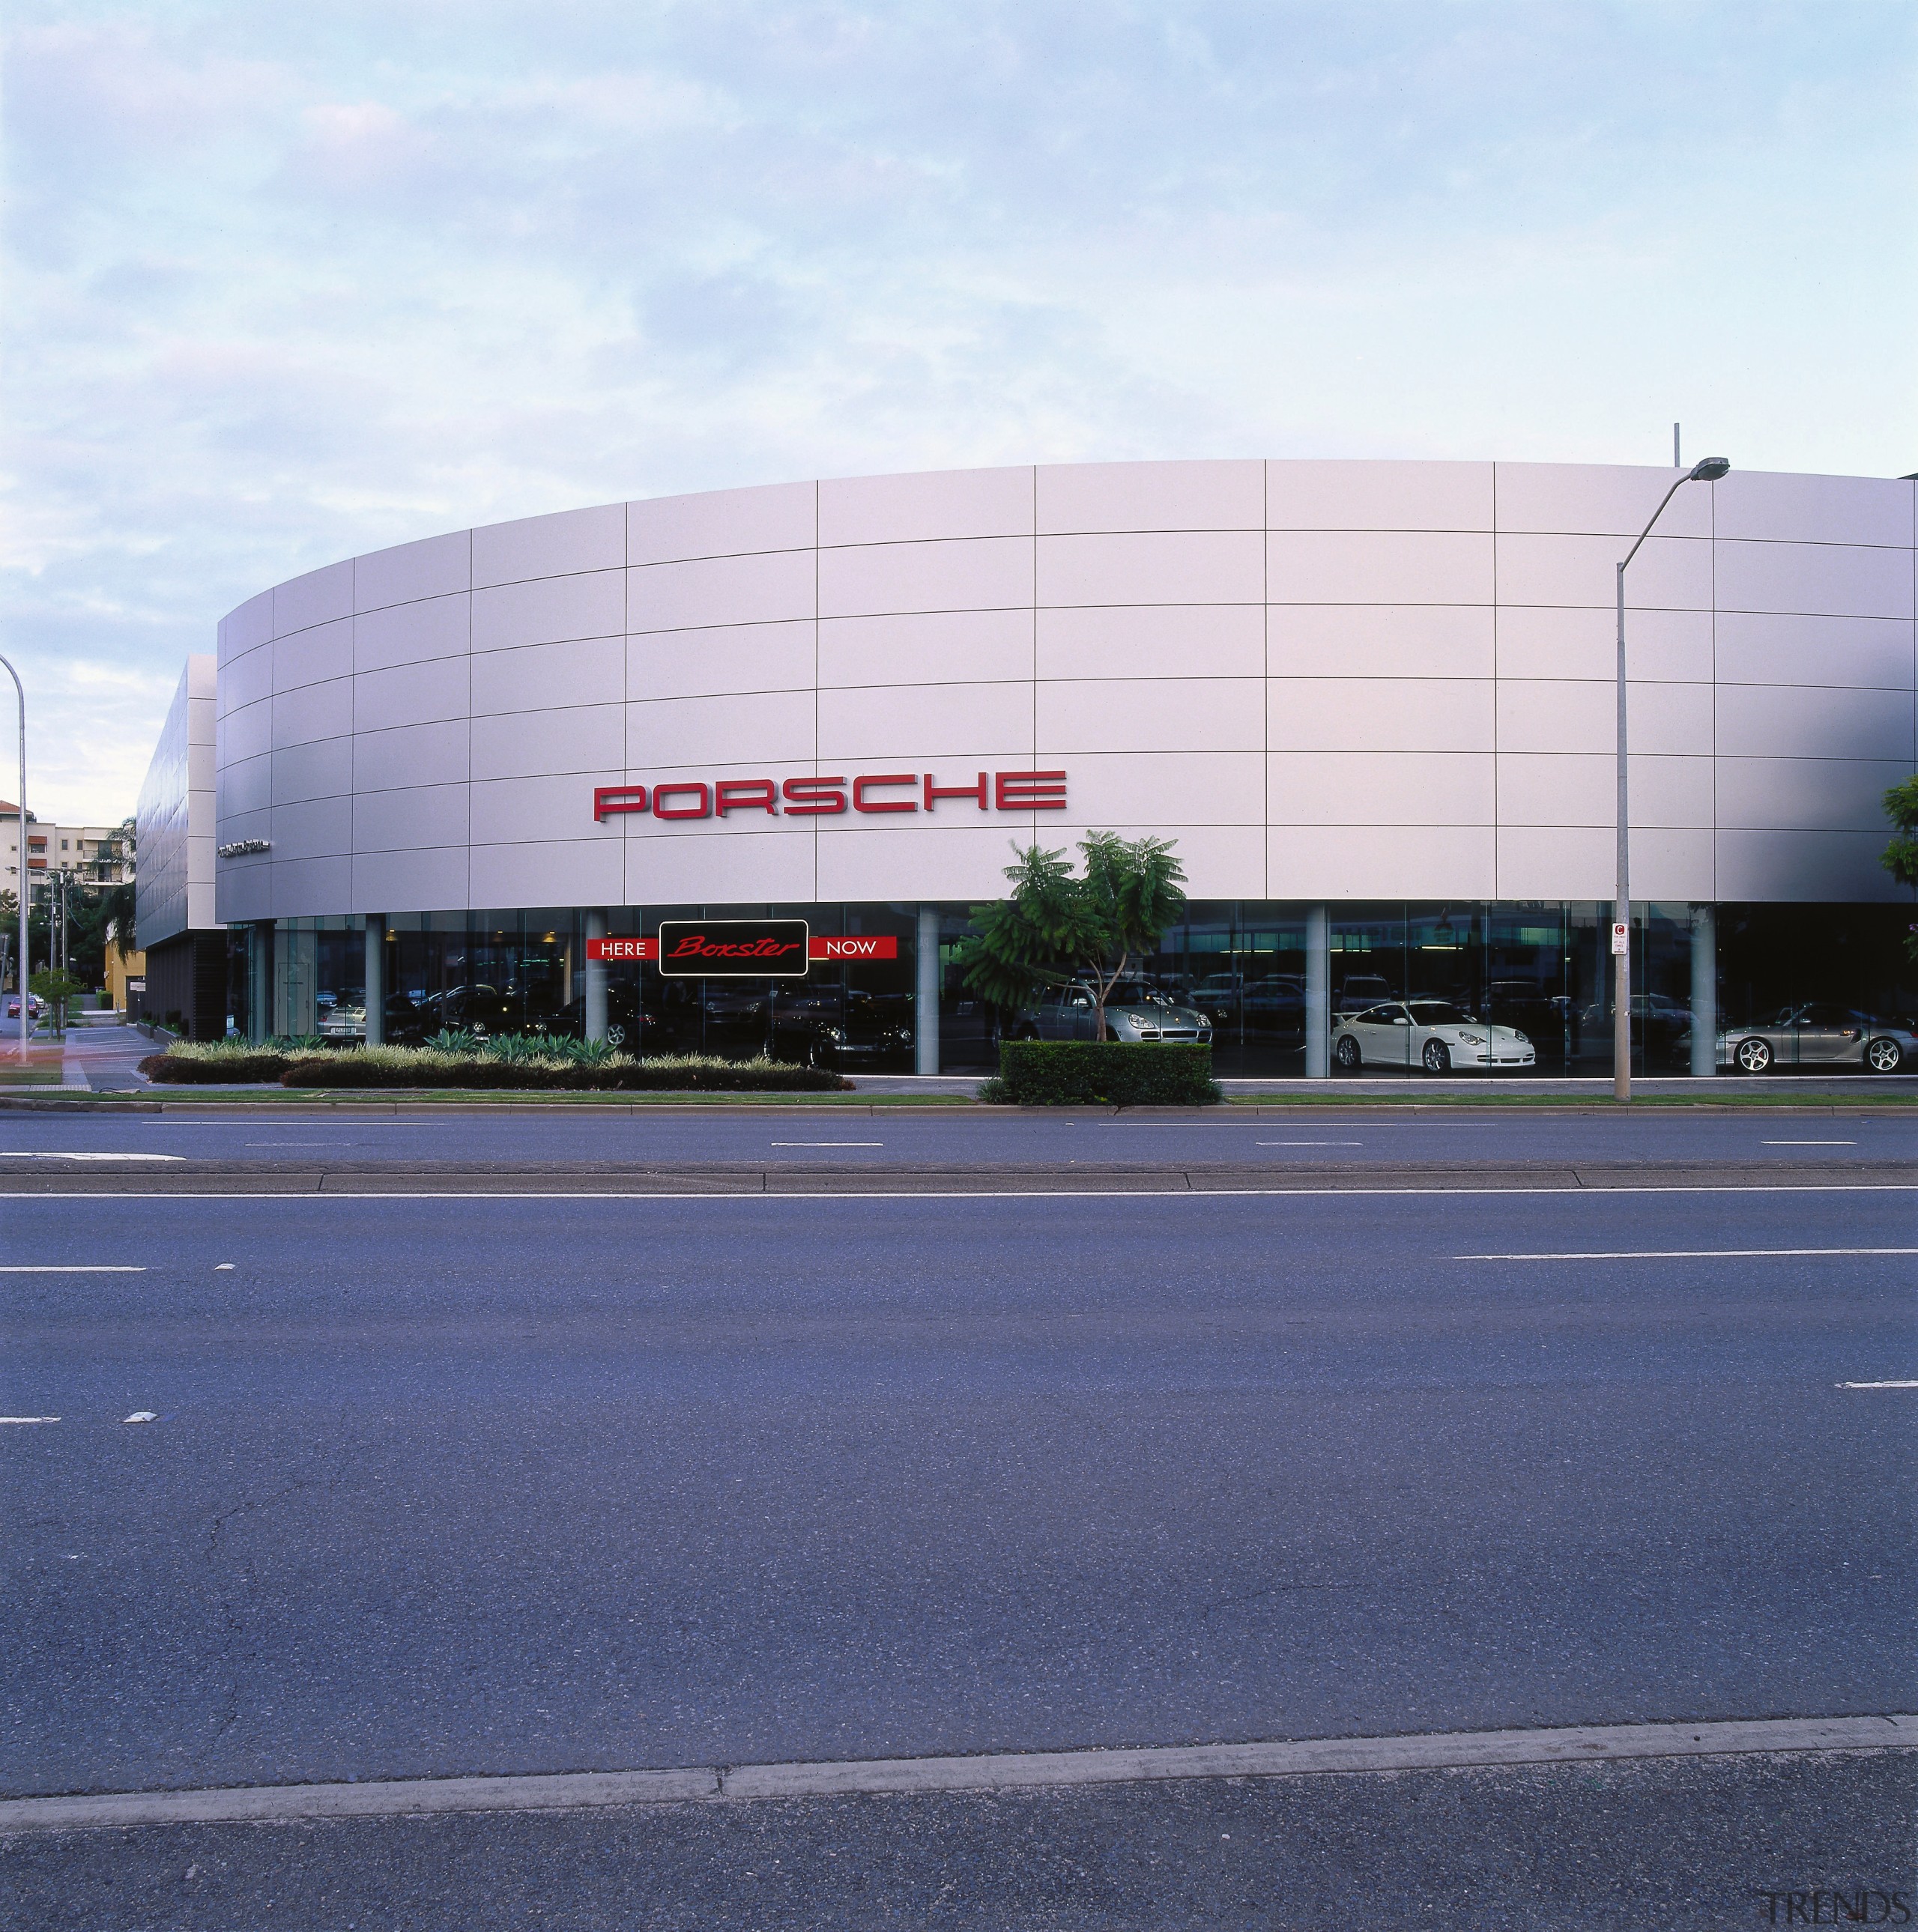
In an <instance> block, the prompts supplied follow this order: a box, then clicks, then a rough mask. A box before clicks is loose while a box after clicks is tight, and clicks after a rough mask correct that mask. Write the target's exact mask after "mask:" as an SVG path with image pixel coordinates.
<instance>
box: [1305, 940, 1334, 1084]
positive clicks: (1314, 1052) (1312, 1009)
mask: <svg viewBox="0 0 1918 1932" xmlns="http://www.w3.org/2000/svg"><path fill="white" fill-rule="evenodd" d="M1305 1077H1306V1079H1308V1080H1329V1079H1331V1077H1332V922H1331V920H1330V919H1328V917H1327V916H1326V915H1325V907H1323V906H1322V905H1316V906H1310V907H1307V910H1306V913H1305Z"/></svg>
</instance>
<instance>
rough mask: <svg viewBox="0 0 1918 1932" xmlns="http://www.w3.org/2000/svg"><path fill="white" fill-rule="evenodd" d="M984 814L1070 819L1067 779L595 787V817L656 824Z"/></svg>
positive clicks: (1045, 775) (898, 777)
mask: <svg viewBox="0 0 1918 1932" xmlns="http://www.w3.org/2000/svg"><path fill="white" fill-rule="evenodd" d="M961 801H964V802H965V804H970V805H973V806H974V807H975V808H977V810H979V811H1064V810H1065V808H1066V775H1065V773H1064V772H1062V771H1056V772H980V774H979V775H978V777H977V779H976V781H974V783H972V784H954V785H947V784H940V783H939V782H938V779H937V778H936V777H935V775H934V774H933V773H932V772H864V773H863V774H861V775H860V776H858V777H857V778H843V777H834V778H788V779H787V780H786V781H785V784H778V783H776V781H774V780H773V779H771V778H712V779H707V778H680V779H674V780H673V781H671V782H670V783H668V784H656V785H651V786H648V785H644V784H623V785H595V786H594V787H593V817H594V818H595V819H596V820H597V821H598V822H599V823H601V824H602V825H603V824H604V823H605V822H606V820H608V819H609V818H623V817H628V816H630V815H632V814H650V815H651V816H652V817H654V818H664V819H679V818H727V817H731V815H732V814H733V813H734V812H736V811H764V812H766V813H768V814H770V815H772V816H773V817H787V818H830V817H836V816H838V815H839V814H840V813H842V812H844V811H863V812H868V813H872V814H880V813H892V812H901V811H915V812H916V811H928V812H929V811H935V810H936V809H937V808H938V807H939V806H940V805H947V807H949V808H951V807H956V808H959V809H960V810H963V809H964V808H965V807H964V804H962V803H961Z"/></svg>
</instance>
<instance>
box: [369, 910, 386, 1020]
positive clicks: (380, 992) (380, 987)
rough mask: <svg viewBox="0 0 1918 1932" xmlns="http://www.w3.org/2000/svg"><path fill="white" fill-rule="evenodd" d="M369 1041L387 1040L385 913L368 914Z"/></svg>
mask: <svg viewBox="0 0 1918 1932" xmlns="http://www.w3.org/2000/svg"><path fill="white" fill-rule="evenodd" d="M366 1043H367V1045H368V1046H385V1045H386V914H385V913H383V912H370V913H368V914H367V916H366Z"/></svg>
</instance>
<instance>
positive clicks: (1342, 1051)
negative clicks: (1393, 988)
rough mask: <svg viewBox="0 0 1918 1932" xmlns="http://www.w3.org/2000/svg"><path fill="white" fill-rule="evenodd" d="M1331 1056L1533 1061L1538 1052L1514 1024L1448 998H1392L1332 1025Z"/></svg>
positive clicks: (1395, 1061) (1356, 1060)
mask: <svg viewBox="0 0 1918 1932" xmlns="http://www.w3.org/2000/svg"><path fill="white" fill-rule="evenodd" d="M1332 1058H1333V1059H1334V1060H1335V1061H1337V1063H1338V1064H1339V1065H1340V1067H1343V1068H1345V1069H1346V1070H1347V1071H1348V1072H1355V1071H1356V1070H1358V1068H1360V1067H1424V1070H1425V1071H1426V1072H1427V1073H1450V1072H1451V1070H1452V1069H1453V1068H1454V1067H1529V1066H1532V1064H1534V1063H1535V1061H1536V1060H1537V1058H1538V1056H1537V1055H1535V1053H1534V1052H1532V1043H1531V1042H1530V1041H1529V1040H1527V1039H1526V1037H1525V1036H1524V1034H1522V1033H1520V1031H1518V1030H1517V1028H1515V1027H1502V1026H1487V1025H1486V1024H1485V1022H1484V1021H1483V1020H1479V1019H1473V1018H1472V1016H1471V1014H1469V1013H1467V1012H1466V1010H1464V1008H1463V1007H1455V1006H1454V1005H1452V1004H1451V1002H1450V1001H1447V1000H1409V1001H1407V1000H1388V1001H1386V1002H1385V1004H1384V1005H1383V1006H1379V1007H1367V1008H1366V1009H1365V1010H1364V1011H1363V1012H1362V1013H1348V1014H1346V1015H1345V1016H1344V1017H1343V1019H1340V1022H1339V1023H1338V1025H1337V1026H1335V1027H1334V1028H1333V1029H1332Z"/></svg>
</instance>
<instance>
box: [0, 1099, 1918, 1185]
mask: <svg viewBox="0 0 1918 1932" xmlns="http://www.w3.org/2000/svg"><path fill="white" fill-rule="evenodd" d="M62 1151H68V1152H71V1151H92V1152H119V1153H149V1154H167V1155H170V1156H173V1157H176V1158H178V1159H184V1160H244V1161H248V1162H273V1163H278V1162H284V1163H288V1164H290V1165H299V1164H304V1163H311V1162H312V1161H314V1160H316V1159H326V1158H328V1157H332V1156H335V1155H342V1154H344V1155H350V1157H352V1158H353V1160H355V1161H356V1162H359V1163H364V1162H368V1161H374V1162H387V1161H391V1162H401V1161H413V1160H434V1161H469V1160H470V1161H488V1162H497V1161H510V1160H539V1161H563V1160H594V1161H606V1160H627V1161H633V1162H647V1163H653V1162H668V1163H698V1162H710V1161H752V1162H755V1163H773V1164H791V1165H802V1164H814V1163H818V1162H820V1161H821V1160H830V1161H832V1162H833V1163H846V1164H849V1165H853V1166H879V1165H896V1164H899V1163H913V1162H951V1163H980V1162H985V1163H1005V1164H1008V1165H1018V1164H1022V1163H1037V1162H1046V1163H1057V1162H1064V1161H1072V1160H1080V1161H1085V1162H1088V1163H1102V1164H1103V1163H1130V1164H1135V1165H1150V1164H1179V1165H1188V1164H1192V1163H1199V1164H1223V1163H1245V1162H1251V1163H1257V1164H1259V1165H1261V1166H1271V1167H1273V1168H1275V1169H1283V1168H1289V1167H1296V1166H1322V1165H1334V1164H1338V1163H1424V1162H1445V1163H1472V1162H1487V1163H1511V1162H1518V1161H1526V1160H1605V1161H1634V1162H1640V1161H1642V1162H1674V1163H1676V1162H1698V1163H1737V1164H1739V1165H1744V1164H1752V1165H1757V1166H1785V1165H1788V1164H1792V1163H1799V1162H1803V1161H1805V1160H1816V1161H1818V1162H1836V1163H1852V1162H1856V1163H1874V1162H1881V1161H1884V1160H1903V1161H1910V1162H1913V1163H1918V1109H1913V1110H1912V1111H1911V1112H1904V1111H1902V1110H1901V1111H1899V1112H1893V1113H1885V1112H1865V1111H1864V1110H1862V1109H1859V1110H1857V1111H1854V1112H1850V1113H1832V1112H1799V1111H1796V1110H1795V1109H1794V1110H1790V1111H1784V1112H1780V1111H1776V1110H1774V1109H1769V1108H1766V1109H1747V1110H1745V1111H1742V1112H1736V1113H1724V1114H1716V1113H1714V1114H1691V1113H1678V1112H1673V1111H1670V1110H1658V1109H1649V1108H1648V1109H1643V1110H1642V1111H1640V1112H1636V1113H1632V1114H1629V1115H1620V1114H1619V1113H1618V1112H1613V1111H1609V1110H1594V1111H1592V1112H1572V1111H1566V1112H1558V1111H1556V1110H1533V1109H1529V1108H1528V1109H1523V1110H1517V1109H1514V1110H1512V1111H1510V1112H1505V1111H1501V1112H1496V1113H1493V1112H1470V1111H1468V1110H1465V1109H1458V1110H1456V1111H1451V1112H1442V1113H1432V1114H1421V1115H1412V1114H1388V1113H1385V1112H1382V1111H1380V1110H1379V1109H1370V1108H1368V1109H1360V1108H1353V1109H1349V1110H1347V1109H1338V1108H1334V1107H1318V1106H1314V1107H1313V1108H1310V1109H1305V1108H1300V1109H1293V1110H1290V1111H1286V1110H1283V1109H1279V1110H1276V1111H1270V1112H1268V1111H1267V1110H1266V1109H1259V1110H1258V1111H1257V1112H1251V1111H1249V1110H1241V1109H1238V1108H1232V1109H1220V1110H1218V1111H1217V1112H1205V1113H1193V1114H1180V1115H1151V1116H1139V1115H1131V1114H1123V1113H1122V1114H1114V1113H1112V1112H1109V1111H1105V1110H1101V1111H1097V1112H1094V1111H1089V1110H1088V1111H1087V1112H1082V1113H1081V1112H1064V1113H1061V1114H1058V1115H1053V1114H1051V1113H1046V1114H1024V1113H1021V1114H1010V1115H1007V1114H998V1113H992V1114H986V1113H980V1112H972V1111H970V1110H960V1109H953V1110H950V1111H948V1110H946V1109H925V1110H923V1111H922V1110H917V1109H906V1108H899V1107H895V1108H890V1109H878V1110H868V1109H863V1108H861V1109H851V1108H839V1109H825V1108H821V1109H811V1108H794V1109H777V1110H773V1109H764V1108H761V1109H755V1110H743V1111H740V1112H725V1113H716V1112H707V1111H699V1110H693V1109H673V1110H671V1111H665V1110H662V1112H659V1113H647V1112H635V1113H624V1112H620V1113H604V1114H602V1113H594V1114H592V1115H567V1114H566V1113H564V1112H559V1111H557V1110H555V1111H554V1112H547V1113H540V1114H503V1113H502V1114H491V1115H485V1114H460V1113H453V1112H447V1113H443V1114H436V1115H428V1116H423V1117H422V1116H419V1115H406V1116H401V1117H395V1116H394V1115H391V1114H386V1115H345V1114H338V1113H335V1112H332V1110H331V1109H329V1110H328V1111H327V1112H324V1113H322V1112H319V1111H318V1110H317V1109H299V1111H298V1112H293V1111H292V1110H290V1109H281V1110H278V1111H276V1112H275V1113H273V1114H265V1113H233V1112H226V1111H224V1110H222V1111H221V1112H218V1113H217V1114H214V1113H209V1114H206V1115H201V1114H199V1113H197V1112H186V1111H185V1110H181V1111H176V1112H172V1113H167V1114H126V1115H106V1114H96V1113H79V1112H76V1113H74V1114H65V1113H59V1114H56V1113H54V1112H0V1172H5V1171H8V1170H11V1169H20V1168H24V1167H25V1166H27V1165H28V1164H29V1163H31V1162H32V1161H33V1160H35V1159H37V1158H41V1157H44V1156H47V1155H48V1154H54V1153H57V1152H62Z"/></svg>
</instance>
